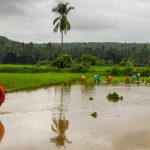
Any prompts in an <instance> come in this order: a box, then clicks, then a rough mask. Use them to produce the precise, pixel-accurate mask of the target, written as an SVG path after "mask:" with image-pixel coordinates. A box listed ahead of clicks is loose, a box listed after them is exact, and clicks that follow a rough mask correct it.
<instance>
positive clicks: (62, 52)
mask: <svg viewBox="0 0 150 150" xmlns="http://www.w3.org/2000/svg"><path fill="white" fill-rule="evenodd" d="M63 38H64V37H63V30H62V31H61V46H62V47H61V49H62V51H61V55H62V56H63V54H64V45H63ZM61 68H64V61H62V66H61Z"/></svg>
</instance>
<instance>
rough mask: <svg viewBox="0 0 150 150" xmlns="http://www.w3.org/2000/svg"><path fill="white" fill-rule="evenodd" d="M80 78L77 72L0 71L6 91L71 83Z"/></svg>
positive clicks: (0, 79)
mask: <svg viewBox="0 0 150 150" xmlns="http://www.w3.org/2000/svg"><path fill="white" fill-rule="evenodd" d="M79 78H80V74H77V73H53V72H52V73H36V74H35V73H34V74H32V73H24V74H22V73H0V82H1V83H2V84H3V86H4V89H5V91H6V92H14V91H19V90H26V89H34V88H39V87H42V86H50V85H59V84H64V83H71V82H74V81H77V80H79Z"/></svg>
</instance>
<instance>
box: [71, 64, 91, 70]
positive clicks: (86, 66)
mask: <svg viewBox="0 0 150 150" xmlns="http://www.w3.org/2000/svg"><path fill="white" fill-rule="evenodd" d="M89 68H90V65H89V64H88V63H85V62H83V63H79V64H74V66H73V67H72V69H71V70H72V72H81V73H84V72H87V71H88V70H89Z"/></svg>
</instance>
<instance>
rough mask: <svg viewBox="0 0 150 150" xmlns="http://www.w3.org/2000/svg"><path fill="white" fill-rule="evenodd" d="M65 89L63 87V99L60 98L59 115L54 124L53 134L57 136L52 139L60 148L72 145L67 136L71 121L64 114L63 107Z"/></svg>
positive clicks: (61, 90)
mask: <svg viewBox="0 0 150 150" xmlns="http://www.w3.org/2000/svg"><path fill="white" fill-rule="evenodd" d="M65 90H66V89H65V88H64V87H63V86H62V87H61V89H60V92H61V98H60V105H59V109H58V111H59V114H58V115H57V117H56V116H54V118H53V120H52V122H53V124H52V126H51V129H52V131H53V132H55V134H56V136H55V137H52V138H50V140H51V142H52V143H55V144H56V146H58V147H65V144H66V143H68V144H69V143H72V142H71V141H70V140H68V138H67V136H66V130H67V129H68V128H69V120H67V119H66V117H65V113H64V106H63V93H64V92H65Z"/></svg>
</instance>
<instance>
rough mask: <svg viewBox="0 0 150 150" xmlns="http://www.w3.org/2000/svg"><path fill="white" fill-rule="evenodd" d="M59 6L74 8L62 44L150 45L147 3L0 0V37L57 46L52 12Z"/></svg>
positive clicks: (139, 0) (149, 4)
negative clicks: (138, 43) (61, 4)
mask: <svg viewBox="0 0 150 150" xmlns="http://www.w3.org/2000/svg"><path fill="white" fill-rule="evenodd" d="M60 2H63V3H66V2H68V3H69V6H73V7H75V9H74V10H72V11H71V12H70V13H69V15H68V20H69V22H70V23H71V30H70V31H68V32H67V34H66V35H65V37H64V42H149V41H150V0H68V1H67V0H0V35H2V36H6V37H8V38H9V39H12V40H16V41H20V42H36V43H45V42H60V39H61V36H60V32H58V33H54V32H53V20H54V18H55V17H57V15H56V14H55V13H53V12H52V8H54V7H55V6H57V5H58V3H60Z"/></svg>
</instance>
